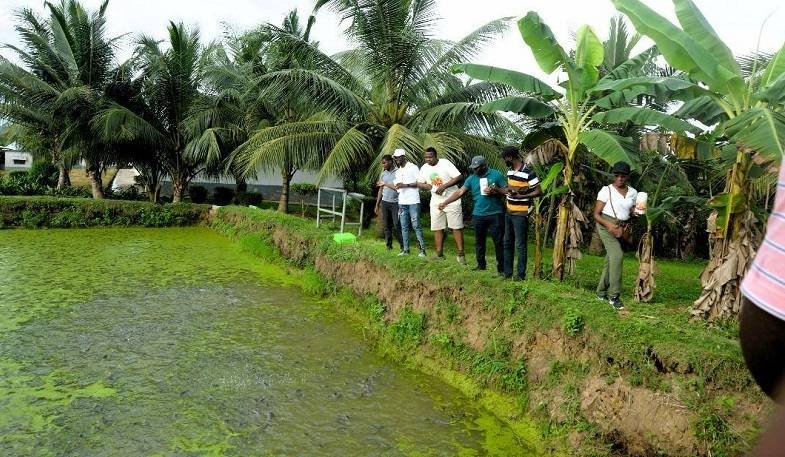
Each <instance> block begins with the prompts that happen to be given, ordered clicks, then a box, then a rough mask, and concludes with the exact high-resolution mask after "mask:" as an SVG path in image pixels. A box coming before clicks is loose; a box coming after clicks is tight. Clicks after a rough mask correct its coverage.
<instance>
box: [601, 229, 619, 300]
mask: <svg viewBox="0 0 785 457" xmlns="http://www.w3.org/2000/svg"><path fill="white" fill-rule="evenodd" d="M597 229H598V230H599V232H600V239H601V240H602V244H603V245H604V246H605V265H604V266H603V268H602V275H600V283H599V284H597V295H599V296H603V295H607V296H609V297H615V296H618V295H619V293H620V292H621V264H622V260H624V251H623V250H622V248H621V243H620V242H619V240H618V238H616V237H615V236H613V235H611V233H610V232H609V231H608V230H607V229H606V228H605V227H604V226H602V225H599V224H598V225H597Z"/></svg>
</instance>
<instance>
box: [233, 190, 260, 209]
mask: <svg viewBox="0 0 785 457" xmlns="http://www.w3.org/2000/svg"><path fill="white" fill-rule="evenodd" d="M232 204H233V205H240V206H249V205H253V206H259V205H261V204H262V194H260V193H258V192H237V194H236V195H235V196H234V198H232Z"/></svg>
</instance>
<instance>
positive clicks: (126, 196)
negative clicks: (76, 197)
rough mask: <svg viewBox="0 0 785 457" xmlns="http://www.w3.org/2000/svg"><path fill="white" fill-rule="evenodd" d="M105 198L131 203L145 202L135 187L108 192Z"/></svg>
mask: <svg viewBox="0 0 785 457" xmlns="http://www.w3.org/2000/svg"><path fill="white" fill-rule="evenodd" d="M88 190H89V189H88ZM106 197H107V198H111V199H114V200H131V201H137V200H145V196H144V195H142V193H141V192H139V188H138V187H136V186H126V187H121V188H119V189H117V190H113V191H111V192H108V193H107V195H106Z"/></svg>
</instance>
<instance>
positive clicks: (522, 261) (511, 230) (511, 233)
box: [504, 213, 529, 279]
mask: <svg viewBox="0 0 785 457" xmlns="http://www.w3.org/2000/svg"><path fill="white" fill-rule="evenodd" d="M528 239H529V216H528V215H523V214H510V213H507V214H506V215H505V216H504V276H507V277H509V276H512V264H513V263H515V257H514V252H513V250H512V247H513V244H514V245H515V250H516V251H518V270H517V271H516V272H515V277H516V278H521V279H523V278H525V277H526V260H527V252H526V251H527V248H528V246H527V244H526V243H527V241H528ZM513 242H514V243H513Z"/></svg>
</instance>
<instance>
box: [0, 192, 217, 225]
mask: <svg viewBox="0 0 785 457" xmlns="http://www.w3.org/2000/svg"><path fill="white" fill-rule="evenodd" d="M209 210H210V206H209V205H194V204H189V203H179V204H171V205H156V204H153V203H148V202H138V201H120V200H91V199H81V198H55V197H0V228H3V227H24V228H79V227H98V226H143V227H169V226H184V225H193V224H196V223H199V222H200V221H202V220H204V219H205V218H206V216H207V213H208V211H209Z"/></svg>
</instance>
